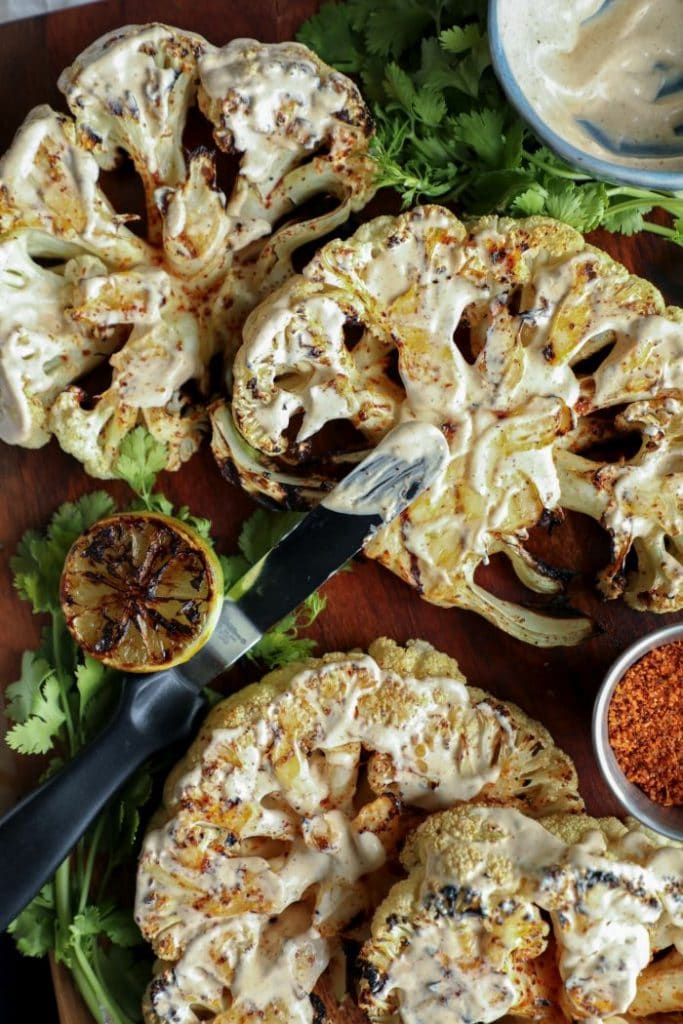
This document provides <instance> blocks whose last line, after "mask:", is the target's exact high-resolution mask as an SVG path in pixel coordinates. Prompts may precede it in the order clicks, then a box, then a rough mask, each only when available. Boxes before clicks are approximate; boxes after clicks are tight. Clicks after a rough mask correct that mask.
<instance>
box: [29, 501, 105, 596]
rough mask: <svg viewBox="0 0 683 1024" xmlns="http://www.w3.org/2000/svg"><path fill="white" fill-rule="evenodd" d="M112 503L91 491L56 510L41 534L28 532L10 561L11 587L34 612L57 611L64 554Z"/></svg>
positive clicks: (32, 531) (33, 531)
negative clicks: (13, 587)
mask: <svg viewBox="0 0 683 1024" xmlns="http://www.w3.org/2000/svg"><path fill="white" fill-rule="evenodd" d="M113 509H114V502H113V501H112V499H111V498H110V496H109V495H108V494H107V493H106V492H105V491H93V492H92V493H90V494H85V495H83V496H82V497H81V498H78V500H77V501H69V502H65V503H64V504H63V505H60V507H59V508H58V509H57V511H56V512H55V514H54V515H53V517H52V519H51V520H50V524H49V526H48V528H47V530H46V532H45V533H38V532H37V531H36V530H28V531H27V532H26V533H25V534H24V536H23V537H22V539H21V540H20V542H19V545H18V547H17V552H16V554H15V555H14V557H13V558H11V559H10V568H11V569H12V573H13V575H14V586H15V587H16V589H17V591H18V592H19V595H20V597H23V598H24V599H25V600H27V601H29V602H30V603H31V605H32V606H33V611H34V612H50V611H58V610H59V580H60V577H61V574H62V567H63V565H64V559H65V558H66V555H67V552H68V550H69V548H70V547H71V545H72V544H73V542H74V541H75V540H76V538H77V537H78V536H80V534H81V533H83V531H84V530H87V528H88V527H89V526H92V524H93V523H94V522H96V521H97V520H98V519H101V518H102V517H103V516H106V515H110V514H111V512H112V511H113Z"/></svg>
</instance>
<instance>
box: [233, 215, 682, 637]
mask: <svg viewBox="0 0 683 1024" xmlns="http://www.w3.org/2000/svg"><path fill="white" fill-rule="evenodd" d="M232 409H233V416H232V417H230V416H229V414H228V413H227V411H226V410H220V411H219V412H218V413H217V414H216V415H215V416H214V423H213V426H214V431H213V447H214V452H215V454H216V456H217V458H218V461H219V463H221V464H222V465H225V466H227V467H228V469H229V472H231V473H236V474H237V475H238V476H239V478H240V479H241V481H242V483H243V485H244V486H245V487H246V488H247V489H249V490H251V491H252V492H253V493H255V494H257V495H261V496H265V497H267V498H269V499H271V500H274V501H276V502H278V503H280V504H297V503H301V502H303V503H305V504H309V503H312V502H315V501H316V500H319V497H320V495H321V494H322V493H324V492H325V490H326V489H327V488H329V487H331V486H332V485H333V483H334V480H335V479H336V478H337V477H338V476H339V475H340V473H341V472H343V470H344V468H345V467H346V466H347V465H348V463H349V462H353V461H354V460H356V459H358V458H359V457H360V453H361V452H362V451H363V450H364V449H365V448H367V447H371V446H373V445H374V444H376V443H377V442H378V440H379V439H380V438H382V437H383V436H384V435H385V434H386V433H387V432H388V431H390V430H391V429H392V427H394V426H395V425H396V424H397V423H398V422H400V421H403V420H410V419H419V420H426V421H428V422H430V423H432V424H434V425H436V426H438V427H440V429H441V430H442V431H443V433H444V435H445V436H446V438H447V440H448V442H449V445H450V450H451V460H450V464H449V467H448V470H447V472H446V474H445V475H444V476H443V478H442V479H441V480H440V481H439V483H438V484H436V485H435V486H433V487H432V488H431V489H430V490H429V491H427V492H426V493H425V494H424V495H422V496H421V497H420V498H419V499H418V500H417V501H416V502H414V504H413V505H412V506H411V508H410V509H409V511H408V513H407V514H406V515H404V516H402V517H401V518H400V520H398V521H396V522H394V523H392V524H390V525H389V526H388V527H386V528H385V529H383V530H381V531H379V532H378V533H377V534H376V535H375V536H374V537H373V538H372V540H371V541H370V543H369V544H368V545H367V546H366V554H368V555H369V556H371V557H373V558H376V559H378V560H379V561H380V562H382V563H383V564H385V565H386V566H387V567H389V568H390V569H392V571H394V572H396V573H397V574H398V575H399V576H401V578H402V579H404V580H405V581H406V582H408V583H410V584H411V585H413V586H414V587H416V588H417V589H418V590H419V592H420V593H421V594H422V595H423V596H424V597H425V598H426V599H428V600H429V601H432V602H434V603H435V604H439V605H444V606H451V605H457V606H459V607H462V608H468V609H471V610H473V611H475V612H478V613H479V614H481V615H483V616H484V617H486V618H487V619H489V620H491V621H492V622H494V623H495V624H496V625H498V626H499V627H500V628H501V629H504V630H506V631H507V632H508V633H511V634H513V635H515V636H517V637H519V638H521V639H523V640H525V641H528V642H531V643H535V644H539V645H543V646H551V645H557V644H573V643H576V642H578V641H579V640H581V639H583V638H585V637H586V636H587V635H588V634H589V633H590V631H591V626H590V623H588V622H587V621H586V620H585V619H581V618H578V619H577V618H573V619H557V618H554V617H551V616H548V615H544V614H541V613H539V612H536V611H532V610H530V609H527V608H523V607H521V606H520V605H518V604H515V603H513V602H510V601H503V600H501V599H499V598H497V597H496V596H494V595H493V594H491V593H490V592H489V591H488V590H487V589H486V588H485V587H484V586H483V585H482V584H481V583H480V582H479V580H478V579H477V578H476V577H475V574H476V571H477V569H478V567H479V566H480V565H482V564H483V563H484V564H485V563H486V562H487V561H488V560H489V559H490V558H491V557H492V556H494V555H496V554H497V553H499V552H502V553H503V554H504V555H505V556H506V557H507V558H508V559H509V561H510V563H511V565H512V567H513V569H514V571H515V572H516V574H517V575H518V577H519V578H520V579H521V581H522V582H523V583H525V584H526V585H527V586H528V587H530V588H531V589H533V590H535V591H537V592H539V593H541V594H548V595H553V594H557V593H558V592H559V591H560V590H561V589H562V586H563V581H562V578H561V573H556V572H555V573H553V572H552V571H549V568H548V566H546V565H545V564H544V563H543V562H541V561H540V560H539V559H537V558H535V557H534V556H533V555H532V554H531V552H530V550H529V549H528V546H527V545H526V541H527V538H528V531H529V530H530V528H532V527H533V526H535V525H536V524H537V523H538V522H539V521H542V520H544V519H545V520H547V519H548V517H552V516H553V515H555V516H557V515H561V510H562V509H565V508H566V509H573V510H576V511H579V512H584V513H586V514H587V515H589V516H592V517H593V518H594V519H595V520H596V521H598V522H599V523H600V524H601V525H602V526H603V527H604V528H605V529H606V530H607V531H608V533H609V534H610V537H611V540H612V546H613V558H612V562H611V564H610V565H609V566H608V567H607V568H606V569H605V570H604V571H603V573H602V574H601V577H600V589H601V590H602V593H603V594H604V596H605V597H608V598H611V597H616V596H619V595H621V594H623V595H624V597H625V599H626V601H627V602H628V603H629V604H631V605H632V606H633V607H635V608H639V609H649V610H653V611H659V612H665V611H674V610H677V609H680V608H681V607H683V542H682V541H681V534H682V533H683V530H682V526H683V447H682V446H681V429H682V427H681V424H682V423H683V419H682V416H683V411H682V410H683V311H682V310H680V309H676V308H667V307H666V306H665V304H664V301H663V299H662V297H661V295H660V294H659V292H658V291H657V290H656V289H655V288H654V287H653V286H652V285H650V284H649V283H648V282H646V281H643V280H641V279H639V278H637V277H634V276H632V275H630V274H629V273H628V272H627V271H626V269H625V268H624V267H623V266H621V265H620V264H618V263H616V262H615V261H614V260H613V259H611V258H610V257H609V256H608V255H607V254H606V253H604V252H601V251H600V250H599V249H596V248H594V247H593V246H591V245H588V244H587V243H586V242H585V240H584V239H583V237H582V236H581V235H580V234H579V233H578V232H576V231H575V230H573V229H572V228H570V227H568V226H567V225H565V224H561V223H559V222H556V221H552V220H548V219H544V218H538V217H532V218H529V219H527V220H519V221H514V220H508V219H499V218H496V217H488V218H485V219H483V220H480V221H477V222H475V223H473V224H470V225H469V226H467V227H466V226H465V225H463V224H462V223H461V222H460V221H459V220H458V219H457V218H456V217H455V216H454V215H453V214H452V213H450V212H449V211H448V210H446V209H444V208H441V207H438V206H427V207H417V208H415V209H413V210H411V211H409V212H408V213H405V214H402V215H401V216H398V217H380V218H377V219H375V220H373V221H371V222H369V223H367V224H365V225H363V226H362V227H361V228H360V229H359V230H358V231H357V232H356V233H355V235H353V236H352V237H351V238H348V239H345V240H336V241H332V242H330V243H329V244H327V245H325V246H324V247H323V248H322V249H321V250H320V251H319V253H318V254H317V256H315V258H314V259H313V260H312V261H311V262H310V263H309V264H308V266H307V267H306V268H305V270H304V272H303V274H302V275H299V276H296V277H293V278H291V279H290V280H289V281H288V282H287V283H286V284H285V285H283V286H282V287H281V288H280V289H279V290H278V291H276V292H275V293H274V294H273V295H272V296H270V297H269V298H268V299H266V300H265V302H263V303H262V304H261V305H260V306H259V307H258V309H256V310H255V311H254V313H252V314H251V316H250V317H249V319H248V320H247V322H246V324H245V328H244V343H243V345H242V347H241V349H240V350H239V352H238V354H237V357H236V360H235V365H234V395H233V406H232ZM340 420H343V421H346V422H347V423H348V424H350V426H351V427H353V428H354V430H355V437H356V441H355V443H351V442H349V444H348V446H347V447H346V448H345V449H344V448H343V447H342V441H341V440H339V441H338V442H337V449H335V447H334V443H333V441H331V440H330V434H329V430H330V428H329V426H328V425H329V424H331V423H335V424H336V423H337V421H340ZM326 431H327V433H326ZM638 435H639V436H640V439H641V444H640V448H639V450H637V451H636V453H635V454H634V455H632V456H630V457H626V456H624V457H622V458H620V459H618V461H616V462H611V463H610V462H604V461H600V460H599V459H598V460H596V459H595V458H593V457H591V451H590V449H591V448H594V447H595V445H596V444H597V443H598V442H606V441H609V442H624V441H626V440H628V441H631V440H632V438H633V436H636V437H637V436H638ZM631 552H633V553H634V554H635V557H636V560H637V567H636V568H631V565H630V561H629V563H628V564H627V557H628V556H629V554H630V553H631Z"/></svg>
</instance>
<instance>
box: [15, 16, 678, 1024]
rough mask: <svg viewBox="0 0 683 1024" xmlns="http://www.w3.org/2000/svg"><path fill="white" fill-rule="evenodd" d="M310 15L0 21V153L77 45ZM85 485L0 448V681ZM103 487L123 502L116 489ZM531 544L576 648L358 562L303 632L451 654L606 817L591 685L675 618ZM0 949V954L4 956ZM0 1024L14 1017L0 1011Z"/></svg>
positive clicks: (221, 499) (199, 499)
mask: <svg viewBox="0 0 683 1024" xmlns="http://www.w3.org/2000/svg"><path fill="white" fill-rule="evenodd" d="M315 7H316V2H315V0H249V2H246V3H239V2H235V0H199V2H198V0H164V2H161V0H107V2H103V3H97V4H91V5H89V6H86V7H79V8H75V9H72V10H70V11H65V12H61V13H59V14H54V15H50V16H49V17H47V18H33V19H27V20H25V21H21V22H15V23H12V24H9V25H4V26H0V67H2V70H3V73H2V76H1V77H0V112H1V116H0V146H1V148H2V149H3V150H4V148H6V146H7V145H8V144H9V142H10V140H11V138H12V135H13V133H14V131H15V129H16V128H17V127H18V125H19V124H20V122H21V120H22V119H23V117H24V116H25V115H26V114H27V113H28V111H29V110H30V109H31V108H32V107H33V106H34V105H36V104H38V103H44V102H49V103H51V104H53V105H54V106H57V107H59V108H61V107H63V101H62V98H61V96H60V94H59V93H58V91H57V89H56V84H55V83H56V80H57V77H58V74H59V72H60V71H61V69H62V68H63V67H65V66H66V65H67V64H69V63H70V62H71V60H72V59H73V57H74V56H75V55H76V54H77V53H78V52H79V51H80V50H81V49H83V48H84V47H85V46H86V45H87V44H88V43H90V42H91V41H92V40H93V39H95V38H96V37H97V36H99V35H101V34H102V33H103V32H106V31H108V30H110V29H112V28H115V27H117V26H120V25H124V24H127V23H130V22H145V21H151V20H155V19H159V20H164V21H166V22H168V23H170V24H175V25H178V26H181V27H183V28H188V29H192V30H194V31H198V32H200V33H202V34H204V35H206V36H207V38H208V39H209V40H211V42H213V43H223V42H225V41H227V40H229V39H231V38H233V37H235V36H240V35H248V36H257V37H258V38H260V39H263V40H274V39H285V38H291V36H292V34H293V33H294V31H295V28H296V26H297V25H298V24H299V23H300V21H301V20H302V18H303V17H305V15H306V14H307V13H308V12H310V11H311V10H313V9H314V8H315ZM593 240H594V241H595V242H596V244H598V245H601V246H603V247H604V248H605V249H608V250H609V251H610V252H611V253H612V254H613V255H614V256H615V257H617V258H618V259H620V260H622V261H623V262H624V263H625V264H626V265H627V266H628V267H629V268H630V269H631V270H633V271H634V272H635V273H638V274H641V275H643V276H646V277H650V278H651V279H652V280H653V281H654V282H655V283H656V284H657V285H658V286H659V287H660V288H661V289H662V291H663V292H664V294H665V296H666V297H667V299H668V301H669V302H672V303H676V302H682V301H683V271H682V269H681V255H680V250H678V249H676V248H675V247H674V246H672V245H670V244H669V243H666V242H662V241H661V240H659V239H656V238H654V237H648V236H644V235H643V236H638V237H636V238H635V239H625V238H614V237H610V236H608V235H606V234H604V233H596V235H595V236H594V238H593ZM161 484H162V487H163V490H164V491H165V493H166V494H167V495H168V496H169V497H170V498H171V499H172V500H173V501H174V502H176V503H177V504H182V503H187V504H189V505H190V506H191V508H192V510H193V511H194V512H195V513H197V514H199V515H203V516H208V517H210V518H211V519H212V521H213V524H214V529H215V533H216V535H217V537H218V539H219V543H220V546H221V547H222V548H223V549H224V550H226V551H229V550H230V549H231V548H234V545H235V540H236V536H237V533H238V530H239V525H240V523H241V521H242V519H243V518H244V517H245V515H246V514H247V512H248V510H249V509H250V507H251V506H250V502H249V500H248V499H247V498H245V496H244V495H242V494H241V493H240V492H239V491H238V490H236V489H235V488H234V487H233V486H231V485H230V484H228V483H227V482H225V481H224V480H222V479H221V477H220V475H219V473H218V471H217V469H216V467H215V466H214V464H213V462H212V459H211V457H210V455H209V453H208V451H207V450H204V451H202V452H201V453H200V454H199V455H197V456H196V457H195V458H194V459H193V460H192V461H191V462H190V463H189V464H188V465H187V466H185V467H184V468H183V469H182V470H181V471H180V472H179V473H178V474H167V475H164V477H163V478H162V480H161ZM98 486H100V484H99V482H93V481H92V480H90V479H88V478H87V477H86V476H85V474H84V472H83V471H82V469H81V467H80V465H79V464H77V463H76V462H75V461H74V460H73V459H71V458H69V457H68V456H66V455H64V454H63V453H62V452H61V451H60V450H59V448H58V447H57V446H56V445H55V444H50V445H49V446H47V447H46V448H43V449H41V450H39V451H25V450H23V449H20V448H9V447H7V446H2V445H0V682H1V684H2V685H5V684H6V683H7V682H10V681H11V680H12V679H14V678H16V674H17V671H18V666H19V661H20V657H21V652H22V651H23V650H24V649H25V648H27V647H31V646H33V645H34V644H35V642H36V639H37V635H38V629H39V623H38V621H37V620H36V619H35V618H33V617H32V616H31V613H30V610H29V609H28V606H27V605H25V604H23V603H21V602H20V601H19V600H18V599H17V598H16V596H15V595H13V593H12V590H11V587H10V575H9V567H8V561H9V558H10V556H11V554H12V552H13V550H14V548H15V545H16V542H17V540H18V539H19V537H20V536H21V534H22V533H23V532H24V531H25V530H26V529H28V528H29V527H40V526H42V525H43V524H44V523H45V522H46V520H47V519H48V518H49V516H50V514H51V512H52V511H53V510H54V509H55V507H56V506H57V505H58V504H59V503H60V502H61V501H64V500H68V499H73V498H75V497H76V496H77V495H79V494H82V493H83V492H85V491H87V490H90V489H93V488H95V487H98ZM106 486H107V489H109V490H111V491H112V493H114V494H115V495H118V496H119V497H122V498H123V497H124V495H125V489H124V488H122V487H121V486H119V485H109V484H108V485H106ZM538 543H539V544H540V545H541V546H542V547H543V550H544V552H545V553H546V554H547V557H548V558H549V559H550V560H551V561H552V560H554V561H555V562H556V563H557V564H559V565H561V566H566V567H569V566H571V567H572V568H574V569H575V570H577V572H578V574H577V576H576V578H575V580H574V582H573V584H572V586H571V592H570V596H571V600H572V603H573V604H574V606H575V607H577V608H579V609H580V610H582V611H584V612H588V613H590V614H591V615H592V617H593V618H594V619H595V621H596V623H597V624H598V626H599V627H600V630H601V632H600V634H599V635H598V636H597V637H596V638H595V639H593V640H590V641H589V642H587V643H585V644H583V645H582V646H580V647H577V648H571V649H566V648H563V649H554V650H543V649H538V648H534V647H529V646H525V645H524V644H522V643H520V642H518V641H516V640H513V639H512V638H510V637H507V636H505V635H504V634H502V633H500V632H498V631H497V630H496V629H495V628H494V627H493V626H491V625H490V624H489V623H487V622H485V621H484V620H483V619H480V618H478V617H476V616H474V615H472V614H470V613H467V612H462V611H458V610H443V609H437V608H434V607H432V606H430V605H428V604H426V603H424V602H423V601H421V600H420V599H419V598H418V596H417V595H416V594H415V593H413V592H411V591H410V590H409V589H408V588H407V587H406V586H405V585H404V584H402V583H401V582H400V581H399V580H398V579H397V578H396V577H394V576H392V575H390V574H389V573H387V572H385V571H383V570H382V569H380V568H379V567H378V566H377V565H375V564H374V563H369V562H365V563H363V564H361V565H360V566H359V567H358V568H357V569H356V571H355V572H353V573H352V574H344V575H342V576H340V577H338V578H336V579H334V580H332V581H331V582H330V583H329V584H328V585H327V587H326V592H327V595H328V598H329V607H328V610H327V611H326V612H325V613H324V614H323V615H322V616H321V617H320V619H319V620H318V622H317V623H316V624H315V626H314V628H313V635H314V636H315V638H316V639H317V640H318V642H319V644H320V649H321V650H323V649H346V648H351V647H354V646H365V645H366V644H367V643H368V642H369V641H370V640H371V639H373V638H374V637H376V636H377V635H380V634H387V635H390V636H392V637H394V638H395V639H397V640H399V641H403V640H406V639H408V638H410V637H423V638H424V639H427V640H429V641H430V642H431V643H433V644H434V645H435V646H437V647H439V648H441V649H443V650H445V651H447V652H449V653H450V654H452V655H454V656H455V657H457V659H458V660H459V662H460V665H461V667H462V669H463V670H464V671H465V673H466V674H467V676H468V678H469V679H470V680H471V681H472V682H475V683H477V685H479V686H482V687H484V688H485V689H487V690H490V691H492V692H493V693H495V694H497V695H498V696H500V697H505V698H509V699H511V700H514V701H516V702H517V703H518V704H520V705H521V706H522V707H523V708H525V709H526V710H527V711H528V712H529V713H530V714H532V715H534V716H537V717H538V718H540V719H541V720H542V721H543V722H544V724H545V725H546V726H547V727H548V728H549V729H550V730H551V732H552V733H553V735H554V736H555V738H556V740H557V742H558V743H559V744H561V745H562V746H563V747H564V748H565V749H566V750H567V751H568V752H569V753H570V754H571V755H572V756H573V757H574V759H575V760H576V763H577V767H578V769H579V774H580V778H581V783H582V789H583V793H584V796H585V798H586V801H587V803H588V807H589V809H590V810H591V811H594V812H602V813H605V812H609V811H613V810H615V809H616V808H615V807H614V804H613V802H612V800H611V799H610V796H609V794H608V792H607V790H606V788H605V786H604V784H603V783H602V781H601V779H600V778H599V776H598V774H597V770H596V767H595V763H594V760H593V755H592V752H591V747H590V740H589V720H590V712H591V706H592V702H593V697H594V694H595V691H596V689H597V687H598V684H599V682H600V679H601V677H602V674H603V672H604V670H605V669H606V667H607V665H608V664H609V663H610V661H611V660H612V659H613V658H614V657H615V656H616V654H617V653H618V652H619V651H620V650H622V649H623V648H624V647H625V646H626V645H627V644H629V643H630V642H631V641H632V640H634V639H635V638H636V637H638V636H640V635H641V634H643V633H645V632H647V631H648V630H650V629H652V628H653V627H654V626H659V625H664V624H665V622H666V621H675V620H676V619H680V618H681V616H667V617H659V616H653V615H641V614H638V613H635V612H632V611H630V610H629V609H628V608H626V607H625V606H624V605H623V604H622V603H621V602H612V603H602V602H600V600H599V599H598V598H597V596H596V595H595V593H594V591H592V589H591V581H592V578H593V576H594V573H595V571H596V569H597V568H598V567H599V566H600V565H602V564H604V563H605V561H606V559H607V554H608V545H607V542H606V538H605V536H604V535H603V534H602V533H601V531H600V530H599V529H598V528H597V527H596V526H595V524H593V523H592V522H591V521H589V520H587V519H584V518H583V517H580V516H571V517H569V518H568V519H567V521H566V522H565V523H564V524H563V525H562V526H561V527H560V528H558V529H557V530H555V531H554V532H553V534H552V536H547V535H545V536H542V537H540V538H539V539H538ZM486 575H487V578H488V583H489V585H490V586H492V587H494V588H495V589H496V590H497V592H499V593H501V594H503V595H505V596H512V595H515V594H518V593H519V592H520V590H519V587H518V585H517V584H516V582H515V581H514V580H513V579H512V578H511V576H510V574H509V573H508V572H507V571H506V570H505V568H504V567H503V566H502V565H501V564H500V563H499V562H496V561H495V560H494V563H493V564H492V565H491V566H490V567H489V569H488V570H487V572H486ZM243 679H244V674H243V671H242V670H241V669H239V668H238V669H237V670H236V671H234V672H233V673H232V674H231V676H230V677H229V679H228V682H227V685H229V686H233V685H237V684H238V683H239V682H241V681H242V680H243ZM27 760H29V759H26V758H23V759H22V761H23V762H26V761H27ZM38 768H39V766H38V765H36V766H34V767H33V768H32V767H31V766H30V765H29V766H28V767H27V765H26V764H25V763H24V764H22V765H21V766H20V774H19V776H18V779H19V781H18V788H19V789H21V788H26V787H27V786H29V785H31V783H32V782H33V779H34V777H35V775H36V773H37V771H38ZM1 948H2V952H1V953H0V956H2V957H3V958H6V957H7V956H8V953H7V951H6V949H5V948H4V947H1ZM5 962H6V960H5ZM35 976H36V977H37V975H35ZM21 977H22V979H23V978H25V977H26V975H25V974H22V976H21ZM22 984H23V981H22ZM25 991H26V990H25V989H24V994H25ZM32 1012H33V1016H34V1017H35V1019H41V1020H44V1021H46V1020H50V1019H51V1016H50V1012H49V1010H48V1009H47V1008H46V1011H45V1015H43V1016H40V1015H38V1013H37V1011H36V1010H35V1008H33V1011H32ZM53 1012H54V1011H53ZM0 1019H2V1020H3V1021H4V1020H8V1021H11V1020H13V1019H14V1018H13V1017H11V1016H6V1015H3V1014H1V1013H0Z"/></svg>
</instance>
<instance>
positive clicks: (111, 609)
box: [60, 512, 223, 672]
mask: <svg viewBox="0 0 683 1024" xmlns="http://www.w3.org/2000/svg"><path fill="white" fill-rule="evenodd" d="M60 597H61V604H62V611H63V612H64V616H65V618H66V624H67V626H68V628H69V631H70V633H71V635H72V636H73V638H74V639H75V640H76V642H77V643H78V644H79V645H80V646H81V647H82V648H83V650H84V651H86V653H87V654H89V655H91V656H92V657H93V658H97V659H98V660H99V661H102V662H104V663H105V664H106V665H111V666H112V667H113V668H117V669H121V670H122V671H126V672H151V671H155V670H158V669H163V668H171V667H172V666H173V665H178V664H180V663H181V662H183V661H187V660H188V659H189V658H191V657H192V655H193V654H195V653H196V652H197V651H198V650H199V649H200V648H201V647H202V646H203V645H204V644H205V643H206V641H207V640H208V638H209V637H210V635H211V633H212V631H213V629H214V626H215V625H216V621H217V620H218V616H219V615H220V610H221V606H222V603H223V573H222V571H221V566H220V562H219V561H218V558H217V556H216V554H215V553H214V551H213V550H212V548H211V546H210V545H209V544H208V543H207V542H206V540H204V538H203V537H200V536H199V534H198V533H196V531H195V530H193V529H191V528H190V527H189V526H187V525H186V524H185V523H181V522H180V521H179V520H177V519H172V518H170V517H169V516H163V515H157V514H155V513H151V512H126V513H121V514H119V515H115V516H110V517H109V518H107V519H101V520H100V521H99V522H97V523H95V524H94V525H93V526H91V527H90V529H89V530H86V532H85V533H83V534H82V535H81V536H80V537H79V538H78V540H76V542H75V543H74V544H73V546H72V547H71V549H70V551H69V553H68V555H67V557H66V561H65V563H64V569H63V572H62V579H61V592H60Z"/></svg>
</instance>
